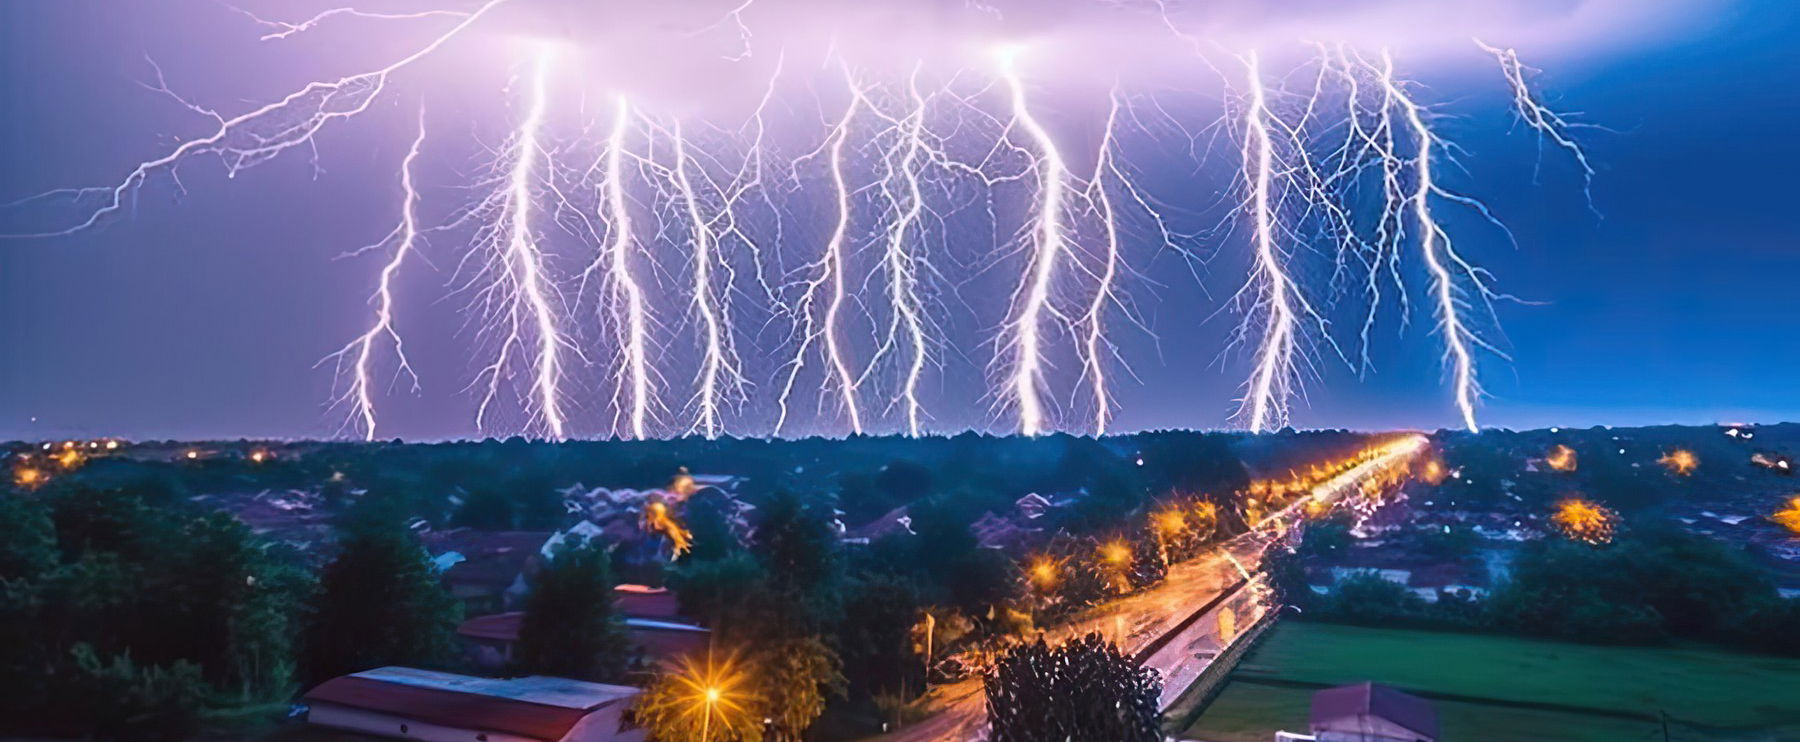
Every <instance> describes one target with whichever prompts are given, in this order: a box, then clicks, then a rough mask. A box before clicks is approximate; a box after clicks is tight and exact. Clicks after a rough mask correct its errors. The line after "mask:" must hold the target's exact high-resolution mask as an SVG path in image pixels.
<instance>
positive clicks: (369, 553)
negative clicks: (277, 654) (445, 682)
mask: <svg viewBox="0 0 1800 742" xmlns="http://www.w3.org/2000/svg"><path fill="white" fill-rule="evenodd" d="M461 619H462V607H461V606H460V605H458V604H457V603H456V601H455V600H454V599H453V598H451V597H450V594H449V592H448V591H446V590H445V589H444V587H443V585H442V584H441V583H440V582H439V581H438V576H437V573H436V571H435V570H434V569H433V567H432V564H431V561H430V559H428V558H427V556H426V553H425V549H424V548H422V547H421V546H420V545H419V540H418V537H416V536H414V535H413V534H412V532H410V531H408V530H406V529H404V528H401V527H399V526H398V525H394V524H386V523H379V522H376V523H366V522H365V523H357V524H354V525H352V526H351V527H350V529H349V532H348V533H347V534H346V535H345V537H344V540H343V543H342V544H341V545H340V548H339V551H338V554H337V557H336V558H334V559H332V560H331V563H329V564H327V565H325V568H324V570H323V571H322V572H321V573H320V576H319V592H318V595H317V598H316V600H315V602H314V607H313V611H312V617H311V621H310V622H309V623H308V625H307V627H306V631H305V634H304V636H303V642H302V646H303V647H304V650H303V655H302V663H301V664H302V667H303V668H304V670H305V673H306V677H307V678H308V682H309V683H317V682H319V681H323V680H326V679H329V678H331V677H334V676H337V675H342V674H344V673H349V672H358V671H361V670H367V669H370V668H373V667H381V666H383V665H436V664H440V663H443V662H445V661H448V660H449V659H450V657H451V655H452V654H453V653H454V651H455V640H456V635H455V631H456V625H457V622H458V621H460V620H461Z"/></svg>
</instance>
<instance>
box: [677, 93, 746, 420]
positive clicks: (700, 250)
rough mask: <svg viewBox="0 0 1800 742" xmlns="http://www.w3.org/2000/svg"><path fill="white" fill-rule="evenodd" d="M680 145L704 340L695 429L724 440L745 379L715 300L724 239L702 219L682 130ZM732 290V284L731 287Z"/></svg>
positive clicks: (696, 307) (680, 180) (696, 306)
mask: <svg viewBox="0 0 1800 742" xmlns="http://www.w3.org/2000/svg"><path fill="white" fill-rule="evenodd" d="M673 135H674V139H675V172H674V177H675V183H676V187H677V190H678V192H679V193H680V195H681V203H682V208H683V210H684V212H685V213H686V216H687V219H688V225H689V228H690V229H691V231H692V240H693V245H694V257H693V266H694V301H693V311H694V313H695V314H696V315H698V316H699V317H700V329H701V333H702V335H703V337H702V340H703V343H702V355H701V359H700V378H699V384H700V388H699V391H698V393H697V394H696V397H695V402H696V404H697V406H698V407H699V419H698V420H697V421H696V423H695V425H696V428H697V430H698V431H699V432H700V434H701V435H704V436H706V437H707V438H708V439H712V438H716V437H718V435H719V431H720V429H721V425H720V423H719V407H720V400H721V397H722V396H723V394H724V392H725V390H724V389H723V388H722V387H724V386H725V385H727V384H729V385H731V387H732V388H733V389H736V390H738V391H739V392H740V393H741V391H742V388H743V386H744V384H745V381H744V377H743V374H742V373H741V372H740V371H739V369H738V363H737V358H736V353H735V352H733V350H732V343H731V335H730V332H729V330H728V325H729V317H728V315H727V312H726V303H725V300H724V299H723V298H722V297H720V296H716V295H715V292H718V291H719V289H718V288H717V287H715V286H714V285H713V284H714V279H713V277H712V271H713V269H714V267H715V265H719V266H720V267H723V264H721V263H719V258H718V257H717V256H716V255H715V248H716V246H717V244H718V242H719V235H718V234H717V233H716V232H715V231H714V229H713V225H712V222H711V220H709V219H707V218H706V217H705V216H704V215H702V213H701V210H700V200H699V197H698V196H697V195H696V191H695V188H694V185H693V181H692V179H691V178H690V176H689V174H688V171H689V169H690V168H692V167H695V166H694V165H691V164H690V161H689V157H688V153H687V139H686V138H685V137H683V136H682V135H681V124H680V123H679V122H678V123H676V124H675V125H674V129H673ZM726 283H727V285H729V283H730V281H729V280H727V281H726Z"/></svg>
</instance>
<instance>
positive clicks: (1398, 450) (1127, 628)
mask: <svg viewBox="0 0 1800 742" xmlns="http://www.w3.org/2000/svg"><path fill="white" fill-rule="evenodd" d="M1426 450H1427V446H1426V439H1425V437H1424V436H1419V435H1415V436H1409V437H1407V438H1404V439H1401V440H1398V441H1394V442H1391V443H1389V444H1387V446H1386V447H1385V448H1384V449H1383V450H1382V451H1381V452H1380V453H1379V455H1376V456H1374V457H1372V458H1370V459H1369V460H1368V461H1364V462H1362V463H1360V464H1357V465H1356V466H1354V467H1351V468H1349V469H1347V470H1345V471H1344V472H1343V473H1341V474H1339V475H1337V476H1335V477H1332V478H1331V479H1329V480H1327V481H1325V482H1324V483H1322V484H1320V485H1318V486H1316V487H1314V488H1313V489H1312V493H1311V496H1310V497H1302V498H1299V499H1297V500H1296V501H1295V502H1294V503H1293V504H1291V505H1289V506H1288V507H1287V508H1285V509H1283V510H1280V511H1278V512H1275V513H1273V514H1271V515H1269V516H1268V517H1266V518H1264V519H1263V520H1262V521H1260V522H1258V523H1257V527H1256V528H1254V529H1252V530H1250V531H1248V532H1246V533H1243V534H1240V535H1238V536H1236V537H1234V538H1232V539H1230V540H1229V541H1226V542H1225V543H1223V544H1221V545H1219V547H1218V548H1217V549H1215V550H1214V551H1212V552H1211V553H1208V554H1205V555H1203V556H1200V557H1198V558H1195V559H1191V560H1189V561H1187V562H1184V563H1182V564H1177V565H1174V566H1172V567H1170V568H1169V574H1168V577H1167V578H1166V579H1165V580H1164V581H1163V582H1162V584H1160V585H1157V586H1156V587H1154V588H1152V589H1150V590H1146V591H1144V592H1141V593H1137V594H1134V595H1127V596H1125V597H1122V598H1119V599H1117V600H1113V601H1109V602H1107V603H1105V604H1102V605H1098V606H1095V607H1093V608H1092V609H1089V610H1088V611H1085V612H1083V613H1082V615H1081V616H1079V617H1077V618H1076V619H1074V620H1073V621H1070V622H1068V623H1066V624H1063V625H1061V626H1058V627H1056V628H1054V629H1051V630H1049V631H1047V632H1045V634H1046V637H1047V638H1049V639H1050V640H1051V641H1052V642H1054V641H1056V640H1058V639H1061V638H1065V637H1068V636H1073V635H1079V634H1085V633H1088V632H1092V631H1098V632H1101V633H1103V634H1105V635H1107V636H1110V637H1114V639H1115V641H1117V642H1118V643H1119V645H1120V646H1121V647H1122V648H1123V649H1125V651H1126V652H1128V653H1130V654H1132V655H1134V656H1138V655H1144V654H1146V653H1147V655H1148V656H1146V657H1142V659H1141V661H1142V662H1143V663H1144V665H1145V666H1147V667H1153V668H1155V669H1156V670H1157V671H1158V672H1160V673H1162V677H1163V678H1164V689H1163V697H1162V699H1161V703H1160V704H1159V707H1160V708H1167V707H1168V706H1169V704H1171V703H1174V701H1175V699H1176V698H1178V697H1179V696H1180V695H1181V692H1182V691H1184V690H1186V689H1187V687H1188V686H1189V685H1190V684H1192V683H1193V681H1194V680H1195V679H1196V678H1197V677H1198V676H1199V675H1200V673H1201V672H1202V671H1203V670H1205V669H1206V665H1207V664H1208V663H1210V662H1211V658H1212V657H1213V656H1214V655H1215V654H1216V653H1217V652H1219V651H1220V650H1222V649H1223V648H1225V647H1226V646H1229V645H1230V641H1231V640H1232V639H1235V638H1236V633H1237V632H1236V629H1238V628H1242V627H1248V626H1250V625H1251V624H1252V623H1253V622H1254V621H1255V619H1256V618H1257V617H1260V616H1261V612H1262V611H1263V610H1264V607H1263V606H1262V605H1261V604H1260V603H1258V602H1256V600H1255V596H1254V593H1255V590H1253V589H1249V590H1246V589H1239V590H1236V591H1235V593H1232V594H1230V595H1229V596H1227V597H1225V598H1224V599H1221V596H1224V595H1226V593H1228V592H1231V591H1232V589H1233V587H1234V586H1238V585H1239V584H1240V583H1241V582H1243V581H1244V578H1245V576H1246V574H1247V571H1248V572H1250V573H1253V572H1254V571H1255V569H1256V567H1257V566H1258V565H1259V564H1260V563H1261V561H1262V554H1263V552H1264V550H1266V549H1267V548H1268V547H1269V545H1270V544H1273V543H1275V542H1276V541H1277V540H1278V539H1280V538H1282V537H1284V536H1287V535H1288V534H1289V533H1290V528H1291V526H1292V525H1293V524H1295V523H1297V522H1299V520H1300V519H1301V518H1302V516H1303V515H1304V513H1305V508H1306V506H1307V504H1308V502H1310V501H1314V500H1319V501H1324V502H1326V503H1328V504H1336V503H1338V502H1340V501H1342V500H1343V499H1344V498H1345V497H1347V496H1350V495H1354V494H1355V493H1356V492H1357V491H1358V490H1359V488H1361V487H1362V486H1363V485H1364V483H1365V482H1368V481H1371V480H1375V479H1378V478H1379V477H1381V476H1382V475H1385V474H1389V473H1391V472H1394V471H1396V469H1397V468H1404V467H1406V466H1408V465H1409V464H1411V463H1412V461H1413V458H1414V457H1416V456H1418V455H1419V454H1421V453H1423V452H1425V451H1426ZM1234 560H1235V562H1236V564H1234V563H1233V562H1234ZM1239 565H1241V567H1240V566H1239ZM1202 609H1204V612H1203V613H1201V614H1200V615H1198V616H1196V612H1197V611H1202ZM1227 611H1229V612H1230V613H1231V616H1232V617H1231V618H1228V619H1223V620H1221V615H1222V614H1224V613H1226V612H1227ZM985 704H986V697H985V695H984V693H983V691H982V684H981V677H980V676H975V677H971V678H967V679H964V680H961V681H958V682H955V683H948V684H945V685H940V686H937V687H934V688H932V689H931V691H930V692H929V693H928V694H927V697H926V701H925V707H926V708H927V709H928V710H929V711H930V712H931V714H932V716H931V717H929V718H927V719H925V720H923V721H920V722H918V723H917V724H914V725H912V726H909V727H907V728H905V729H902V730H900V731H897V732H894V733H891V734H887V735H883V736H881V737H878V738H876V739H879V740H883V741H884V742H903V741H904V742H910V741H914V740H916V741H918V742H925V741H926V740H973V739H981V738H982V737H983V736H984V729H983V727H984V726H985V725H986V723H987V709H986V706H985Z"/></svg>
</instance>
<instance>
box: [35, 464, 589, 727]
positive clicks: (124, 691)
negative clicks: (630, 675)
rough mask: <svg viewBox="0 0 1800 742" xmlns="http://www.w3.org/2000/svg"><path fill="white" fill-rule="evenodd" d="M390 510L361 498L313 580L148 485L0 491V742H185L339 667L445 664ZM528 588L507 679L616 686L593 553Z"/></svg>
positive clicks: (405, 534)
mask: <svg viewBox="0 0 1800 742" xmlns="http://www.w3.org/2000/svg"><path fill="white" fill-rule="evenodd" d="M404 512H405V510H404V506H403V505H402V504H401V503H397V502H393V501H388V500H386V499H385V498H381V497H379V496H377V497H374V498H372V499H367V500H363V501H361V502H359V503H358V504H357V505H356V506H355V507H352V508H350V509H349V510H348V511H347V512H345V513H344V514H343V517H342V519H341V522H340V523H339V525H338V529H339V531H340V536H339V538H338V540H337V543H336V546H335V547H334V550H333V553H332V555H331V557H330V558H329V559H328V560H327V561H325V562H324V564H323V566H322V567H319V568H318V569H316V570H314V569H312V568H310V567H309V566H308V564H309V563H310V561H311V560H308V559H306V558H304V555H301V554H297V553H293V552H291V551H288V550H286V549H284V548H283V547H281V546H279V545H277V544H273V543H270V542H268V541H266V540H264V539H262V538H259V537H257V536H256V535H254V534H252V533H251V532H250V530H249V529H248V528H247V527H246V526H244V525H243V524H242V523H240V522H239V521H237V520H236V519H234V518H232V517H231V516H230V515H229V514H226V513H223V512H218V511H209V510H205V509H202V508H199V507H196V506H194V505H192V504H191V503H188V502H186V501H184V500H178V499H173V498H170V497H169V496H168V495H167V493H166V492H159V491H158V490H157V489H156V488H154V487H140V488H130V489H99V488H94V487H89V486H86V485H82V484H68V485H59V486H53V487H49V488H46V489H44V490H41V491H39V492H36V493H33V494H31V495H6V496H0V532H4V533H6V534H7V535H8V537H7V538H6V539H0V735H3V736H11V735H53V736H87V737H92V738H96V739H119V740H176V739H186V738H189V737H191V736H192V735H193V734H194V733H195V731H196V730H197V729H198V728H199V726H200V724H201V722H202V719H203V718H204V717H205V716H206V715H207V714H209V713H212V712H216V711H226V710H243V709H245V708H252V709H253V708H255V707H258V706H267V707H269V709H270V712H271V713H272V714H275V715H279V714H280V713H282V712H284V711H285V709H286V707H287V703H288V702H289V700H290V699H291V698H293V697H294V695H295V694H296V693H298V692H299V691H300V690H302V689H304V688H307V687H310V686H312V685H313V684H316V683H317V682H320V681H322V680H325V679H327V678H330V677H334V676H336V675H340V674H343V673H349V672H356V671H360V670H366V669H370V668H374V667H381V666H384V665H410V666H421V667H438V668H447V669H455V668H456V667H457V665H458V663H459V659H458V656H459V653H458V651H457V645H456V637H455V629H456V625H457V623H458V622H459V621H460V620H461V619H462V610H461V607H460V605H459V604H458V603H457V602H456V601H455V600H454V599H453V598H452V597H451V596H450V594H449V593H448V592H447V591H446V590H445V588H444V587H443V585H442V583H441V582H440V581H439V579H438V575H437V573H436V571H435V570H434V568H433V566H432V564H431V562H430V560H429V559H428V558H427V555H426V552H425V550H424V548H423V547H422V545H421V544H420V543H419V540H418V537H417V535H416V534H414V533H413V532H412V531H411V530H409V529H407V528H405V527H404V525H403V524H402V515H401V514H402V513H404ZM537 585H538V589H537V590H535V591H534V592H533V594H532V595H531V605H530V606H529V607H528V608H529V610H528V612H527V621H526V624H525V626H524V627H523V629H522V631H521V647H520V651H521V655H522V658H523V659H522V662H521V668H520V669H521V670H526V671H538V672H553V673H558V674H564V675H571V676H576V677H614V676H616V675H617V673H618V670H619V667H618V666H615V665H609V664H606V663H607V659H608V658H620V659H622V658H623V657H624V653H623V651H622V647H623V638H622V634H621V632H620V629H619V627H618V625H617V622H615V621H613V620H612V614H611V599H612V596H611V592H610V587H611V580H610V576H609V574H608V572H607V563H606V554H605V552H604V550H602V549H599V548H597V547H593V546H588V545H576V547H574V548H571V549H569V550H567V551H566V552H565V553H564V554H561V555H559V558H558V559H556V560H555V561H554V562H553V563H552V564H551V565H550V566H549V567H548V568H546V569H545V570H543V572H542V573H541V574H540V578H539V580H538V583H537ZM584 660H585V662H584Z"/></svg>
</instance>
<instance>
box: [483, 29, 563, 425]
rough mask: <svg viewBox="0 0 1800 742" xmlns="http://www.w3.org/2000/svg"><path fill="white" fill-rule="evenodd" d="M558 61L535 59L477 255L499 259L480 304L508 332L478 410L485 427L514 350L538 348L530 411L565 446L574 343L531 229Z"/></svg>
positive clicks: (531, 364)
mask: <svg viewBox="0 0 1800 742" xmlns="http://www.w3.org/2000/svg"><path fill="white" fill-rule="evenodd" d="M554 60H555V50H554V48H553V47H550V46H542V47H540V48H539V49H538V50H537V54H536V55H535V58H534V60H533V61H532V64H531V71H530V79H529V80H528V82H527V86H528V89H527V92H526V102H525V106H526V111H525V116H524V118H523V119H521V120H520V122H519V125H518V128H517V130H516V131H515V132H514V133H513V136H512V138H511V141H510V142H508V144H507V146H506V147H505V148H504V154H503V158H504V159H505V160H507V161H510V165H508V166H507V167H506V172H505V174H504V178H503V179H502V180H501V182H500V188H499V189H498V190H497V191H496V192H495V196H496V197H497V200H498V203H496V204H494V205H493V206H494V209H495V210H496V211H497V217H496V219H495V221H493V222H491V223H490V224H488V225H484V226H483V232H485V233H486V234H485V235H478V236H477V238H476V245H477V250H478V251H492V252H494V253H495V255H494V258H493V260H494V262H493V263H488V264H485V265H484V266H483V267H482V268H481V272H482V274H484V275H485V276H486V277H487V278H489V279H490V280H491V283H489V284H488V285H487V287H486V288H484V289H482V290H481V291H479V292H478V294H477V295H478V297H479V299H478V300H479V301H480V302H481V303H482V304H483V305H484V309H485V313H486V314H487V315H488V316H490V317H497V318H498V319H499V325H498V326H499V327H501V328H503V329H502V330H500V331H501V332H502V336H501V337H500V339H499V341H498V351H497V353H496V357H495V359H494V362H493V363H492V364H490V365H489V366H488V367H486V368H485V369H483V370H482V371H481V373H480V374H478V375H477V378H480V377H482V376H485V377H487V385H486V391H485V392H484V394H483V396H482V398H481V403H480V405H479V406H478V407H477V409H476V413H475V425H476V427H477V428H481V427H482V426H483V424H484V422H485V420H486V418H487V413H488V409H489V407H490V406H491V405H492V404H493V402H494V401H495V399H496V398H498V397H499V395H500V387H501V384H502V382H503V381H504V380H505V379H507V378H508V374H509V373H510V368H509V365H510V362H511V356H512V353H513V352H514V350H515V349H516V350H517V352H519V353H521V354H524V353H528V352H532V351H531V349H530V347H529V346H530V345H533V344H535V345H536V350H535V357H534V358H533V359H532V360H530V361H527V362H525V365H526V368H527V370H528V372H529V374H530V376H531V379H530V381H529V385H530V394H529V395H528V396H529V397H530V398H531V400H532V404H531V405H530V409H529V410H528V412H529V415H530V416H531V417H532V418H533V420H534V421H536V422H539V423H541V424H542V426H543V428H544V431H545V432H546V433H547V435H548V436H549V437H550V438H552V439H555V440H561V439H563V438H564V437H565V433H564V416H563V409H562V399H561V394H560V389H559V387H560V385H561V383H562V359H561V350H562V348H563V347H564V346H565V345H567V344H568V341H567V340H565V339H564V338H563V335H562V331H561V330H560V329H559V328H558V326H557V312H556V310H555V308H553V307H552V306H551V302H552V301H554V300H558V299H559V298H560V297H559V295H558V294H557V293H556V291H555V289H554V288H553V286H552V284H551V279H550V277H549V276H548V275H546V273H545V268H544V255H543V251H542V250H541V249H540V247H539V244H538V238H537V235H536V234H535V232H534V231H533V229H532V225H531V222H532V218H533V216H534V211H535V208H534V203H535V201H534V193H535V188H534V187H533V186H534V184H535V183H536V178H537V177H538V175H539V173H538V166H539V161H540V159H542V152H541V147H542V144H541V142H540V139H541V137H542V136H543V127H544V120H545V117H546V115H547V113H548V108H549V105H550V102H549V97H550V93H549V79H550V70H551V66H552V64H553V62H554ZM483 211H486V209H485V208H479V209H478V210H477V213H480V212H483ZM483 329H484V330H487V329H492V327H491V326H490V327H486V328H483Z"/></svg>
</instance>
